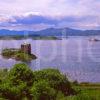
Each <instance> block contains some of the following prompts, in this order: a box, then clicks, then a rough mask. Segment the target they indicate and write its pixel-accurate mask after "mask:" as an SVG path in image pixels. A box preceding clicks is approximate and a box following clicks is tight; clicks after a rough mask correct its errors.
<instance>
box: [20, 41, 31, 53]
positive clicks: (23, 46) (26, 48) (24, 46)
mask: <svg viewBox="0 0 100 100" xmlns="http://www.w3.org/2000/svg"><path fill="white" fill-rule="evenodd" d="M21 50H22V51H23V52H25V53H27V54H31V44H27V43H24V44H21Z"/></svg>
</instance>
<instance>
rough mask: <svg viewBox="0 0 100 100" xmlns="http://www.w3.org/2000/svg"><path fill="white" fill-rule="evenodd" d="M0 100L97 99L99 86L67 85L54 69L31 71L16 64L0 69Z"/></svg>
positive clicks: (87, 84) (98, 97) (65, 80)
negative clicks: (8, 68) (9, 67)
mask: <svg viewBox="0 0 100 100" xmlns="http://www.w3.org/2000/svg"><path fill="white" fill-rule="evenodd" d="M0 100H100V84H99V83H95V84H93V83H80V84H79V83H78V82H70V81H69V80H68V78H67V76H65V75H63V74H62V73H61V72H60V71H59V70H57V69H43V70H39V71H32V70H31V69H30V68H29V67H28V66H27V65H25V64H16V65H15V66H14V67H13V68H11V69H10V70H7V69H2V70H0Z"/></svg>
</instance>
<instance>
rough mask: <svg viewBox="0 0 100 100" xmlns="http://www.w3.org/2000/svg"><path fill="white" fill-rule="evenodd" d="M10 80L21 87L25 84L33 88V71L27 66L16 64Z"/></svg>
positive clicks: (10, 74) (9, 75)
mask: <svg viewBox="0 0 100 100" xmlns="http://www.w3.org/2000/svg"><path fill="white" fill-rule="evenodd" d="M8 79H9V80H10V81H11V82H12V83H13V84H14V85H19V84H20V82H25V83H26V84H27V85H29V86H31V85H32V84H33V79H34V75H33V71H32V70H31V69H30V68H29V67H28V66H27V65H26V64H16V65H15V66H14V67H13V68H12V69H11V70H10V72H9V74H8Z"/></svg>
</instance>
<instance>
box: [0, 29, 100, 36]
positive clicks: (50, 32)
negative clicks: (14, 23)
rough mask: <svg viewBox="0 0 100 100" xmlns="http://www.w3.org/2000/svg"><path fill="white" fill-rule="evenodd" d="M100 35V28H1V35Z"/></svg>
mask: <svg viewBox="0 0 100 100" xmlns="http://www.w3.org/2000/svg"><path fill="white" fill-rule="evenodd" d="M91 35H100V30H84V31H83V30H77V29H71V28H48V29H44V30H40V31H26V30H24V31H16V30H6V29H1V30H0V36H1V37H4V36H30V37H31V36H44V37H45V36H55V37H56V36H57V37H60V36H91Z"/></svg>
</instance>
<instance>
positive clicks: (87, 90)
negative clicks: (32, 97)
mask: <svg viewBox="0 0 100 100" xmlns="http://www.w3.org/2000/svg"><path fill="white" fill-rule="evenodd" d="M74 88H76V90H78V91H79V93H78V94H77V95H75V96H69V97H64V98H62V99H58V100H100V85H99V84H97V85H96V84H94V86H93V84H90V85H88V86H86V85H84V86H82V85H80V86H75V87H74Z"/></svg>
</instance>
